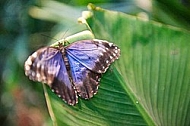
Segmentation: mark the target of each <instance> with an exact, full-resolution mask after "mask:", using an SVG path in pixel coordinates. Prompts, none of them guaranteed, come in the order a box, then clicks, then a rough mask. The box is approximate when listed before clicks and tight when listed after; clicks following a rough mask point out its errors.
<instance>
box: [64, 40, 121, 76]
mask: <svg viewBox="0 0 190 126" xmlns="http://www.w3.org/2000/svg"><path fill="white" fill-rule="evenodd" d="M65 49H66V52H67V53H68V55H69V56H71V57H73V58H74V59H75V60H76V61H78V62H80V63H81V64H82V65H83V66H85V67H87V68H88V69H89V70H92V71H94V72H96V73H104V72H106V70H107V68H108V67H109V65H110V64H111V63H112V62H114V61H115V60H116V59H118V57H119V56H120V49H119V48H118V47H117V46H116V45H114V44H113V43H109V42H107V41H103V40H82V41H78V42H75V43H72V44H70V45H69V46H67V47H66V48H65Z"/></svg>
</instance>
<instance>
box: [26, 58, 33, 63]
mask: <svg viewBox="0 0 190 126" xmlns="http://www.w3.org/2000/svg"><path fill="white" fill-rule="evenodd" d="M26 64H28V65H32V57H31V56H29V57H28V60H27V61H26Z"/></svg>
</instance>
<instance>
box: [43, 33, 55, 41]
mask: <svg viewBox="0 0 190 126" xmlns="http://www.w3.org/2000/svg"><path fill="white" fill-rule="evenodd" d="M41 35H42V36H45V37H48V38H51V39H53V40H56V41H58V40H57V39H55V38H53V37H51V36H48V35H45V34H41Z"/></svg>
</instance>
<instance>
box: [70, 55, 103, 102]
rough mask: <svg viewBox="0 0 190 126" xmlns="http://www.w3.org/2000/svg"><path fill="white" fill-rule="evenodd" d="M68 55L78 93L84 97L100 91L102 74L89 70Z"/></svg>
mask: <svg viewBox="0 0 190 126" xmlns="http://www.w3.org/2000/svg"><path fill="white" fill-rule="evenodd" d="M67 57H68V58H69V62H70V68H71V74H72V80H73V83H74V85H75V89H76V90H77V93H78V95H79V96H80V97H81V98H84V99H89V98H91V97H93V95H94V94H96V93H97V91H98V86H99V81H100V77H101V74H99V73H95V72H93V71H91V70H89V69H88V68H86V67H85V66H83V65H82V64H81V63H79V62H78V61H77V60H75V59H74V58H72V57H71V56H68V55H67Z"/></svg>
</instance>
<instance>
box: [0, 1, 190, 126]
mask: <svg viewBox="0 0 190 126" xmlns="http://www.w3.org/2000/svg"><path fill="white" fill-rule="evenodd" d="M88 3H93V4H95V5H96V6H100V7H102V8H105V9H109V10H115V11H121V12H124V13H128V14H131V15H135V16H140V17H144V18H149V19H150V20H154V21H158V22H161V23H164V24H168V25H172V26H176V27H180V28H183V29H186V30H189V29H190V23H189V22H190V2H189V1H188V0H166V1H165V0H157V1H151V0H143V1H142V0H85V1H79V0H57V1H49V0H46V1H43V0H42V1H41V0H28V1H25V0H7V1H0V6H1V8H0V14H1V18H0V29H1V30H0V33H1V34H0V76H1V83H0V84H1V85H0V86H1V87H0V122H1V125H3V126H7V125H19V126H26V125H27V126H30V125H31V126H41V125H52V122H51V119H50V117H49V114H48V111H47V108H46V103H45V99H44V94H43V89H42V85H41V84H40V83H34V82H32V81H29V80H28V78H27V77H26V76H25V75H24V68H23V66H24V62H25V60H26V58H27V57H28V56H29V55H30V54H31V53H32V52H33V51H35V50H37V49H38V48H40V47H42V46H46V45H48V44H49V42H50V41H51V42H53V41H56V40H54V39H57V40H58V39H61V38H63V37H66V36H69V35H71V34H74V33H76V32H77V31H82V30H84V29H86V28H85V27H83V26H78V25H77V18H78V17H80V16H81V15H82V11H85V10H87V5H88ZM53 8H57V10H54V9H53ZM47 36H49V37H47ZM52 38H54V39H52Z"/></svg>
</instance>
